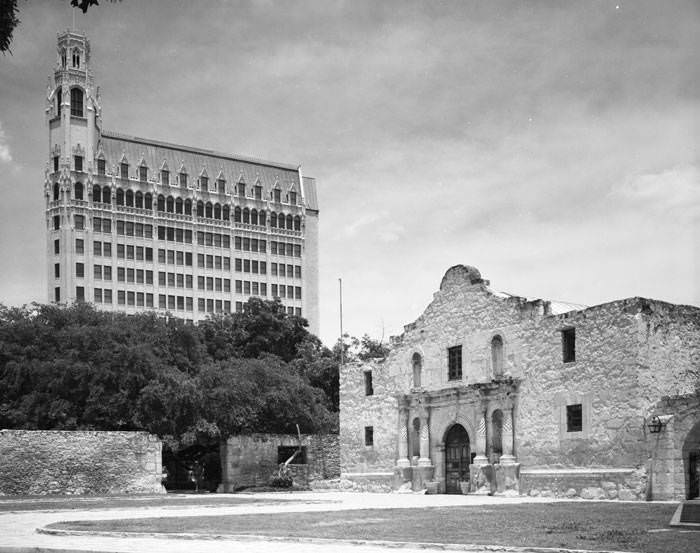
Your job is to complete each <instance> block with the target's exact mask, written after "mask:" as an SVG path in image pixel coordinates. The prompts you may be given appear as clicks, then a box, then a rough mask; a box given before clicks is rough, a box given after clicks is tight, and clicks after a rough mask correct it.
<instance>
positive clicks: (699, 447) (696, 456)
mask: <svg viewBox="0 0 700 553" xmlns="http://www.w3.org/2000/svg"><path fill="white" fill-rule="evenodd" d="M683 465H684V466H683V468H684V469H685V484H686V486H685V491H686V494H685V497H686V499H697V498H699V497H700V422H697V423H695V425H694V426H693V428H691V429H690V432H688V436H687V437H686V439H685V442H684V444H683Z"/></svg>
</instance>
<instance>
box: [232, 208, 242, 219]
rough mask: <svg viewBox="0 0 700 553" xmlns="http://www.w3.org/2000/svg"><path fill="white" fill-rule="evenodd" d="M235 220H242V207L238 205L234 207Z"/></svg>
mask: <svg viewBox="0 0 700 553" xmlns="http://www.w3.org/2000/svg"><path fill="white" fill-rule="evenodd" d="M233 222H234V223H240V222H241V208H240V207H238V206H236V207H234V208H233Z"/></svg>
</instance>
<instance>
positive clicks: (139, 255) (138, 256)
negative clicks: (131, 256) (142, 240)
mask: <svg viewBox="0 0 700 553" xmlns="http://www.w3.org/2000/svg"><path fill="white" fill-rule="evenodd" d="M136 261H143V246H136Z"/></svg>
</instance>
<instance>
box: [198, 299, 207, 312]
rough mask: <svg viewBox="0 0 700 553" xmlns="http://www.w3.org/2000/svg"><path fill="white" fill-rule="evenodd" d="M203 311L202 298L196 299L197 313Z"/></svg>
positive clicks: (204, 308)
mask: <svg viewBox="0 0 700 553" xmlns="http://www.w3.org/2000/svg"><path fill="white" fill-rule="evenodd" d="M205 310H206V307H205V304H204V298H197V311H199V312H200V313H203V312H204V311H205Z"/></svg>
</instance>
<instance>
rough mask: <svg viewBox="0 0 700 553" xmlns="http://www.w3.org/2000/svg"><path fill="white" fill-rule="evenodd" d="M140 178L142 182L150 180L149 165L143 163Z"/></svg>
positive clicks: (140, 168)
mask: <svg viewBox="0 0 700 553" xmlns="http://www.w3.org/2000/svg"><path fill="white" fill-rule="evenodd" d="M139 180H140V181H141V182H146V181H147V180H148V167H144V166H143V165H142V166H141V167H139Z"/></svg>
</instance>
